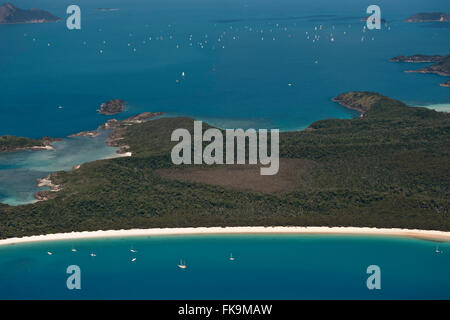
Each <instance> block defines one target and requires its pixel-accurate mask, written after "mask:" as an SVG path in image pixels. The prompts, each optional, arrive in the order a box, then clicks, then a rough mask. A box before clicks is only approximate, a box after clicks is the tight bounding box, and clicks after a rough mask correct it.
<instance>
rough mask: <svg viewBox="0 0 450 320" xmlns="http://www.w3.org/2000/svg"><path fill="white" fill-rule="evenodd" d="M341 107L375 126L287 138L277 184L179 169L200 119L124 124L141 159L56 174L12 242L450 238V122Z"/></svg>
mask: <svg viewBox="0 0 450 320" xmlns="http://www.w3.org/2000/svg"><path fill="white" fill-rule="evenodd" d="M335 100H336V101H337V102H339V103H343V104H344V103H345V105H346V106H347V107H349V108H352V109H355V110H358V109H360V110H361V111H363V112H364V117H362V118H355V119H331V120H322V121H317V122H314V123H313V124H311V126H310V130H304V131H296V132H283V133H281V134H280V171H279V173H278V174H277V175H274V176H261V175H259V170H257V169H258V168H257V167H256V168H255V166H254V165H222V166H220V165H219V166H217V165H216V166H206V165H198V166H175V165H173V164H172V161H171V157H170V152H171V149H172V147H173V145H174V144H175V142H171V139H170V137H171V134H172V132H173V130H174V129H177V128H187V129H189V130H191V132H192V131H193V119H190V118H180V117H177V118H161V119H155V120H152V121H146V122H136V123H132V124H130V123H128V124H124V123H119V124H118V125H119V126H120V128H121V133H120V138H121V139H119V140H117V143H118V144H119V145H121V146H125V145H126V146H128V150H129V151H130V152H132V156H131V157H122V158H116V159H108V160H100V161H95V162H90V163H86V164H83V165H82V166H81V167H79V168H77V170H74V171H71V172H57V173H54V174H52V175H51V177H50V179H51V180H52V181H51V183H52V184H53V185H57V186H58V188H59V191H57V192H53V193H52V199H49V200H48V201H41V202H37V203H34V204H28V205H23V206H19V207H10V206H0V217H1V219H0V238H7V237H17V236H26V235H37V234H47V233H57V232H71V231H93V230H109V229H131V228H156V227H197V226H203V227H208V226H355V227H363V226H364V227H385V228H393V227H398V228H409V229H415V228H418V229H432V230H445V231H450V206H449V199H450V193H449V184H448V181H450V154H449V152H448V150H450V135H449V128H450V114H448V113H441V112H436V111H434V110H429V109H426V108H413V107H408V106H407V105H406V104H404V103H402V102H400V101H397V100H394V99H391V98H388V97H385V96H383V95H381V94H378V93H372V92H349V93H345V94H341V95H339V96H338V97H336V99H335ZM204 129H206V127H205V128H204ZM41 196H43V197H45V194H41Z"/></svg>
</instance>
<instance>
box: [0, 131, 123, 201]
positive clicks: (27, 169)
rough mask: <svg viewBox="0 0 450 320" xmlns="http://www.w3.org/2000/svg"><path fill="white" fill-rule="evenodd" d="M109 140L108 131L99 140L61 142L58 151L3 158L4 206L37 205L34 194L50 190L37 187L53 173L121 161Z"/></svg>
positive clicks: (0, 183)
mask: <svg viewBox="0 0 450 320" xmlns="http://www.w3.org/2000/svg"><path fill="white" fill-rule="evenodd" d="M107 136H108V131H100V135H98V136H97V137H95V138H91V137H75V138H67V139H63V140H62V141H57V142H55V143H53V144H52V146H53V147H54V149H55V150H48V151H47V150H45V151H32V150H24V151H14V152H6V153H2V154H0V202H2V203H6V204H9V205H20V204H25V203H30V202H34V201H36V200H35V199H34V196H33V195H34V193H36V192H37V191H39V190H46V189H48V188H38V187H36V184H37V182H36V179H42V178H44V177H45V176H46V175H48V174H49V173H51V172H55V171H61V170H64V171H69V170H72V168H73V167H74V166H76V165H80V164H83V163H86V162H90V161H95V160H99V159H107V158H114V157H117V156H118V154H117V153H116V152H117V150H118V149H119V148H113V147H108V146H106V144H105V140H106V138H107Z"/></svg>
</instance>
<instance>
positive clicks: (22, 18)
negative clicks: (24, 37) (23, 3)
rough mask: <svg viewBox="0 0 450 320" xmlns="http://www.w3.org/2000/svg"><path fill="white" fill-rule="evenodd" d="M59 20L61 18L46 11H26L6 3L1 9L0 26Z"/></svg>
mask: <svg viewBox="0 0 450 320" xmlns="http://www.w3.org/2000/svg"><path fill="white" fill-rule="evenodd" d="M58 20H60V18H58V17H57V16H54V15H53V14H51V13H50V12H47V11H44V10H38V9H29V10H24V9H20V8H17V7H15V6H14V5H12V4H11V3H5V4H3V5H2V6H1V7H0V24H14V23H44V22H54V21H58Z"/></svg>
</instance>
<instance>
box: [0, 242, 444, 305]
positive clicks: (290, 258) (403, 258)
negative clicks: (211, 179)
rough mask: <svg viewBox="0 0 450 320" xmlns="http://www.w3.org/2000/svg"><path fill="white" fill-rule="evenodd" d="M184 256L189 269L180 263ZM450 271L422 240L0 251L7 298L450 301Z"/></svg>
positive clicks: (42, 246)
mask: <svg viewBox="0 0 450 320" xmlns="http://www.w3.org/2000/svg"><path fill="white" fill-rule="evenodd" d="M436 246H438V248H439V250H440V251H441V253H436V252H435V250H436ZM72 249H76V250H77V252H72V251H71V250H72ZM130 249H134V250H137V252H136V253H132V252H130ZM47 251H51V252H52V253H53V254H52V255H48V254H47ZM91 253H95V254H96V256H95V257H91V256H90V254H91ZM230 253H232V254H233V256H234V257H235V258H236V260H235V261H230V260H229V255H230ZM132 258H136V261H134V262H132V261H131V259H132ZM180 259H183V260H185V261H186V265H187V269H186V270H182V269H179V268H178V267H177V264H178V263H179V261H180ZM69 265H78V266H79V267H80V268H81V290H72V291H71V290H68V289H67V288H66V279H67V277H68V275H67V274H66V268H67V267H68V266H69ZM369 265H378V266H379V267H380V268H381V290H368V289H367V287H366V280H367V277H368V275H367V274H366V269H367V267H368V266H369ZM449 270H450V243H436V242H430V241H424V240H417V239H403V238H384V237H382V238H380V237H360V236H323V235H308V236H304V235H303V236H300V235H228V236H223V235H222V236H213V235H208V236H170V237H168V236H166V237H150V238H143V237H141V238H124V239H98V240H78V241H59V242H48V243H33V244H21V245H14V246H4V247H0V284H1V285H0V299H32V298H39V299H50V298H52V299H53V298H58V299H75V298H86V299H107V298H108V299H449V298H450V277H449V274H448V272H449Z"/></svg>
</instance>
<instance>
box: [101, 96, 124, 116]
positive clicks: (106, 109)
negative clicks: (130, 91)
mask: <svg viewBox="0 0 450 320" xmlns="http://www.w3.org/2000/svg"><path fill="white" fill-rule="evenodd" d="M125 107H126V103H125V101H123V100H121V99H113V100H109V101H107V102H105V103H103V104H102V105H101V106H100V109H98V110H97V111H98V113H100V114H106V115H109V116H111V115H115V114H118V113H121V112H123V111H124V110H125Z"/></svg>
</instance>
